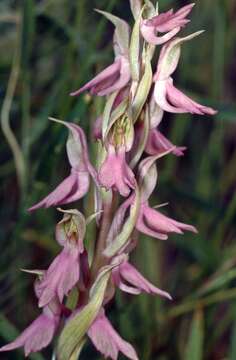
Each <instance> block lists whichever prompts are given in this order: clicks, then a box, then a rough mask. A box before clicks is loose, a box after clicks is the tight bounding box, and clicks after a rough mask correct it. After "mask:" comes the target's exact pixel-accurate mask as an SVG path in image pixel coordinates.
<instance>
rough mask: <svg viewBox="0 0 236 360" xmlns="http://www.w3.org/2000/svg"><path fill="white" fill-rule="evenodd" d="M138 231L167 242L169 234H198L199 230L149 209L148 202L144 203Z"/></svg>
mask: <svg viewBox="0 0 236 360" xmlns="http://www.w3.org/2000/svg"><path fill="white" fill-rule="evenodd" d="M136 229H137V230H138V231H140V232H141V233H143V234H146V235H148V236H151V237H154V238H157V239H160V240H167V239H168V233H177V234H183V233H184V231H191V232H193V233H197V229H196V228H195V227H194V226H192V225H187V224H184V223H181V222H179V221H176V220H174V219H171V218H169V217H167V216H166V215H164V214H162V213H160V212H159V211H157V210H155V209H152V208H150V207H149V205H148V203H147V202H144V203H142V205H141V207H140V212H139V216H138V220H137V223H136Z"/></svg>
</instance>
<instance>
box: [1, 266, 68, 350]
mask: <svg viewBox="0 0 236 360" xmlns="http://www.w3.org/2000/svg"><path fill="white" fill-rule="evenodd" d="M32 272H33V273H34V271H32ZM40 273H42V275H43V276H44V272H43V271H42V272H41V271H40ZM40 282H41V280H36V281H35V284H34V290H35V294H36V296H37V297H38V298H39V296H40V288H39V285H40ZM60 315H61V306H60V304H59V302H58V300H57V299H56V298H54V299H52V301H51V302H50V303H49V304H48V305H47V306H45V307H44V308H43V310H42V314H41V315H39V317H38V318H37V319H35V320H34V321H33V322H32V324H31V325H29V326H28V327H27V328H26V329H25V330H24V331H23V332H22V334H20V335H19V336H18V337H17V338H16V339H15V340H14V341H12V342H11V343H9V344H7V345H5V346H3V347H1V348H0V352H1V351H10V350H14V349H17V348H19V347H24V351H25V356H28V355H29V354H30V353H32V352H37V351H40V350H42V349H43V348H45V347H47V346H48V345H49V344H50V342H51V341H52V339H53V337H54V335H55V333H56V331H57V329H58V326H59V322H60Z"/></svg>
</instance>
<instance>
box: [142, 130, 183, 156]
mask: <svg viewBox="0 0 236 360" xmlns="http://www.w3.org/2000/svg"><path fill="white" fill-rule="evenodd" d="M170 149H172V153H173V154H174V155H176V156H183V155H184V151H185V150H186V147H185V146H181V147H176V146H174V145H173V144H172V143H171V142H170V141H169V140H168V139H167V138H166V137H165V136H164V135H163V134H162V133H161V132H160V131H159V130H157V129H151V130H150V131H149V135H148V140H147V144H146V147H145V151H146V153H148V154H149V155H159V154H162V153H164V152H166V151H168V150H170Z"/></svg>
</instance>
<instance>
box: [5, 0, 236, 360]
mask: <svg viewBox="0 0 236 360" xmlns="http://www.w3.org/2000/svg"><path fill="white" fill-rule="evenodd" d="M186 3H187V2H186V1H180V0H178V1H177V0H176V1H174V0H173V1H171V0H169V1H168V0H160V1H159V5H160V9H161V10H166V9H168V8H169V7H170V6H174V7H175V8H178V7H179V6H181V5H185V4H186ZM93 8H100V9H103V10H106V11H113V12H114V13H115V14H117V15H119V16H121V17H123V18H125V19H127V20H131V14H130V11H129V1H128V0H99V1H98V0H90V1H86V0H77V1H74V0H70V1H69V0H41V1H39V0H38V1H36V0H22V1H13V0H1V1H0V54H1V55H0V101H1V127H2V131H1V133H0V180H1V181H0V191H1V194H0V199H1V210H0V221H1V226H0V238H1V241H0V309H1V311H0V339H1V343H2V344H3V343H6V342H8V341H10V340H12V339H13V338H14V337H15V336H16V335H17V334H18V332H19V331H22V330H23V329H24V328H25V327H26V326H27V325H28V324H29V323H30V322H31V321H32V320H33V319H34V318H35V317H36V316H37V314H38V310H37V306H36V300H35V297H34V294H33V286H32V280H33V279H32V278H31V277H30V276H28V275H26V274H24V273H22V272H21V271H20V268H46V267H47V266H48V265H49V263H50V262H51V260H52V259H53V256H54V255H55V254H56V253H57V252H58V246H57V245H56V243H55V240H54V238H53V236H54V235H53V233H54V225H55V222H56V221H57V219H58V215H57V214H56V211H55V210H54V209H49V210H39V211H38V212H36V213H33V214H32V215H30V214H28V213H27V211H26V209H27V207H29V205H31V204H33V203H34V202H36V201H37V200H39V199H41V197H42V196H43V195H45V194H47V193H48V192H49V191H50V190H51V189H53V188H54V186H55V185H56V184H58V183H59V182H60V180H61V179H62V178H63V177H64V176H65V175H66V174H67V173H68V170H69V168H68V165H67V161H66V155H65V140H66V135H67V133H66V131H65V130H64V129H63V128H62V127H59V126H57V125H53V124H51V123H50V122H49V121H48V116H54V117H58V118H61V119H63V120H67V121H70V120H74V121H78V122H79V123H80V125H81V126H83V127H84V128H85V129H86V131H87V133H88V134H89V133H90V125H91V123H92V121H93V120H94V119H95V118H96V116H97V115H99V114H100V113H101V111H102V107H103V100H101V99H99V98H96V99H91V98H90V97H89V96H88V95H82V96H80V97H79V98H76V99H74V98H71V97H69V96H68V94H69V92H70V91H71V90H75V89H76V88H78V87H79V85H81V84H83V83H84V82H85V81H86V80H88V79H90V78H91V77H92V76H93V75H94V74H95V73H97V72H98V71H99V70H101V69H102V68H104V67H105V66H106V65H108V64H109V63H111V61H112V58H113V54H112V46H111V40H112V29H113V28H112V26H111V25H110V24H109V23H108V22H107V21H106V20H105V19H104V18H102V17H101V16H100V15H98V14H96V13H95V12H94V11H93ZM191 18H192V22H191V24H190V25H189V26H188V28H187V29H186V30H185V32H188V33H190V32H193V31H197V30H199V29H205V30H206V32H205V34H203V35H202V36H201V37H199V38H198V39H195V40H194V41H192V42H191V43H188V44H185V45H184V47H183V52H182V61H181V64H180V67H179V70H178V71H177V73H176V84H178V86H179V87H180V88H183V89H185V90H186V91H188V93H189V94H191V95H192V96H194V97H195V99H197V100H199V101H201V102H203V103H205V104H209V105H211V106H213V107H216V108H217V109H218V110H219V114H218V115H217V116H215V117H214V118H207V117H199V116H190V115H178V116H173V115H171V116H168V115H165V119H164V122H163V125H162V130H163V131H164V133H165V134H166V135H167V136H168V137H169V138H170V139H171V140H172V141H173V142H174V143H176V144H178V145H185V146H187V147H188V151H187V152H186V156H185V157H184V158H175V157H174V156H168V157H167V158H166V159H163V160H161V161H160V162H159V185H158V188H157V190H156V195H155V197H154V198H153V203H154V204H156V203H163V202H169V207H168V214H169V215H170V216H172V217H175V218H176V219H179V220H182V221H184V222H189V223H192V224H195V225H196V226H197V228H198V230H199V235H197V236H193V235H192V234H186V235H184V236H182V237H181V236H173V235H172V236H170V238H169V240H168V241H167V242H161V241H157V240H153V239H150V238H143V239H142V240H141V241H140V243H139V247H138V249H137V251H136V253H135V254H134V257H133V261H134V262H135V263H136V265H137V267H138V268H139V269H140V270H141V271H142V272H143V273H144V274H145V275H146V276H147V278H149V279H150V280H152V281H153V282H154V283H155V284H157V285H159V286H160V287H162V288H164V289H166V290H167V291H169V292H170V293H171V294H172V295H173V298H174V301H173V302H171V303H170V302H167V301H162V300H160V299H159V298H151V297H150V296H146V295H143V296H139V297H129V296H124V295H121V294H120V293H117V297H116V301H115V302H114V303H113V304H111V305H110V308H109V310H110V318H111V320H112V322H113V324H114V325H115V327H116V328H117V329H119V332H120V334H121V335H122V336H123V337H124V338H126V339H127V340H128V341H130V342H132V343H133V344H134V345H135V347H136V349H137V351H138V353H139V355H140V359H141V360H156V359H158V360H172V359H173V360H178V359H180V360H182V359H183V360H201V359H207V360H208V359H209V360H210V359H211V360H223V359H224V360H226V359H228V360H235V359H236V267H235V266H236V242H235V240H236V236H235V235H236V229H235V222H236V193H235V184H236V171H235V169H236V106H235V104H234V99H235V97H236V70H235V69H236V57H235V55H236V45H235V44H236V31H235V30H236V29H235V23H236V2H235V0H197V1H196V7H195V8H194V10H193V13H192V16H191ZM9 124H10V127H11V128H9ZM11 129H12V130H11ZM6 137H7V139H8V142H7V141H6ZM15 139H17V142H16V141H15ZM9 141H10V146H9ZM80 204H81V202H80ZM87 204H88V199H85V200H84V205H86V206H85V208H86V209H87ZM80 206H81V205H80ZM51 353H52V351H51V349H47V350H45V351H44V352H43V353H42V354H36V355H33V356H31V357H30V358H32V359H36V360H42V359H51V356H52V355H51ZM23 358H24V357H23V352H22V351H21V350H20V351H15V352H12V353H5V354H1V359H17V360H18V359H23ZM82 359H101V357H100V356H99V355H98V354H97V353H96V352H95V351H94V350H93V349H92V347H91V346H90V345H89V344H88V345H87V346H86V348H85V350H84V352H83V354H82Z"/></svg>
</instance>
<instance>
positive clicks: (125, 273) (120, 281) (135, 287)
mask: <svg viewBox="0 0 236 360" xmlns="http://www.w3.org/2000/svg"><path fill="white" fill-rule="evenodd" d="M112 278H113V281H114V284H115V285H116V286H118V287H119V288H120V290H122V291H124V292H127V293H130V294H134V295H138V294H140V293H141V292H146V293H148V294H152V295H160V296H163V297H166V298H167V299H169V300H171V299H172V298H171V296H170V295H169V294H168V293H167V292H166V291H163V290H161V289H159V288H157V287H156V286H154V285H152V284H151V283H150V282H149V281H148V280H146V279H145V278H144V277H143V276H142V275H141V274H140V272H139V271H138V270H137V269H135V267H134V266H133V265H131V264H130V263H129V262H128V261H126V262H123V263H122V264H121V265H120V266H119V267H117V268H115V269H114V270H113V271H112Z"/></svg>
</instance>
